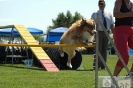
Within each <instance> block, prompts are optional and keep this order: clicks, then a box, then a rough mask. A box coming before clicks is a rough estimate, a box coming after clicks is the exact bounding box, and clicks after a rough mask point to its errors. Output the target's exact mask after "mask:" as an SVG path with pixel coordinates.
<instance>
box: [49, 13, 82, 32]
mask: <svg viewBox="0 0 133 88" xmlns="http://www.w3.org/2000/svg"><path fill="white" fill-rule="evenodd" d="M82 17H83V16H81V15H80V13H78V12H75V13H74V16H73V15H72V14H71V12H70V11H67V13H66V15H65V14H64V13H63V12H62V13H59V14H58V16H57V18H56V19H52V23H53V25H52V26H48V28H47V32H48V31H50V30H52V29H54V28H57V27H67V28H69V27H70V26H71V25H72V24H73V23H74V22H76V21H77V20H79V19H81V18H82Z"/></svg>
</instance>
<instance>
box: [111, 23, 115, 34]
mask: <svg viewBox="0 0 133 88" xmlns="http://www.w3.org/2000/svg"><path fill="white" fill-rule="evenodd" d="M110 29H111V32H112V33H113V30H114V24H111V25H110Z"/></svg>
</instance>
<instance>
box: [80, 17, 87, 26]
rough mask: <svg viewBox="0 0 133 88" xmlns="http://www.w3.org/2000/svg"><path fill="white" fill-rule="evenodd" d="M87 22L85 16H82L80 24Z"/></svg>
mask: <svg viewBox="0 0 133 88" xmlns="http://www.w3.org/2000/svg"><path fill="white" fill-rule="evenodd" d="M85 23H86V20H85V19H84V18H82V19H81V21H80V26H82V25H84V24H85Z"/></svg>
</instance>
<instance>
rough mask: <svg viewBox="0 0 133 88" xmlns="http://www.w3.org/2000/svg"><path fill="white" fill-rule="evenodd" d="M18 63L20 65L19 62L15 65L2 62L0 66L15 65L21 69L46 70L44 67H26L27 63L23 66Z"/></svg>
mask: <svg viewBox="0 0 133 88" xmlns="http://www.w3.org/2000/svg"><path fill="white" fill-rule="evenodd" d="M17 65H19V64H14V65H12V64H0V66H4V67H13V68H19V69H30V70H40V71H46V70H45V69H44V68H42V67H34V66H33V67H26V66H25V65H24V66H22V65H20V66H17Z"/></svg>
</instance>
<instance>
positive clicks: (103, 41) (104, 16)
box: [91, 0, 114, 69]
mask: <svg viewBox="0 0 133 88" xmlns="http://www.w3.org/2000/svg"><path fill="white" fill-rule="evenodd" d="M105 5H106V4H105V1H104V0H99V1H98V7H99V10H98V11H97V12H94V13H93V14H92V16H91V17H92V18H93V19H94V20H95V21H96V20H97V13H99V18H100V21H101V22H103V25H104V27H105V29H106V30H107V32H108V33H109V32H110V30H111V31H113V28H114V20H113V16H112V15H111V13H110V12H108V11H105V10H104V9H105ZM96 27H98V30H97V32H99V36H98V38H99V39H98V42H99V46H98V47H99V52H100V53H101V55H102V57H103V59H104V61H105V62H106V61H107V48H108V42H109V40H108V38H107V36H106V34H105V33H104V31H103V28H102V26H101V25H100V24H98V25H96ZM98 68H99V69H100V68H101V69H106V68H105V66H104V64H103V63H102V61H101V60H100V58H98Z"/></svg>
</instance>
